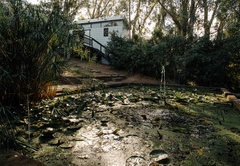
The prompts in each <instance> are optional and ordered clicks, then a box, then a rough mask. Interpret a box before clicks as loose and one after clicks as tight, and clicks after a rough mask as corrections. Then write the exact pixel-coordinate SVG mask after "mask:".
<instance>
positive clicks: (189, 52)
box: [106, 30, 240, 91]
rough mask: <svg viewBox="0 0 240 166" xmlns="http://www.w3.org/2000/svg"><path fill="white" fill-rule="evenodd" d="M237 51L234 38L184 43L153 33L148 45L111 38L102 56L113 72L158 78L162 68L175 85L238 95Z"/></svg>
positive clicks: (238, 44) (238, 42)
mask: <svg viewBox="0 0 240 166" xmlns="http://www.w3.org/2000/svg"><path fill="white" fill-rule="evenodd" d="M239 50H240V39H239V37H237V36H231V37H229V38H226V39H222V40H219V39H216V40H213V41H212V40H210V39H209V37H208V36H203V37H200V38H197V37H191V38H189V39H186V38H184V37H183V36H173V35H172V34H170V35H163V33H162V32H161V31H159V30H155V31H154V33H153V36H152V39H151V40H149V41H147V40H145V39H143V38H140V37H138V36H134V37H133V39H123V38H121V37H118V36H117V35H116V34H112V36H111V41H110V42H109V43H108V46H107V51H106V54H107V55H108V56H109V57H110V64H111V65H112V66H113V67H114V68H116V69H123V70H127V72H129V73H141V74H143V75H148V76H152V77H155V78H161V69H162V66H165V70H166V77H167V78H168V79H169V80H172V81H174V82H175V83H181V84H186V83H194V84H196V85H201V86H217V87H226V88H228V89H230V90H233V91H239V90H240V86H239V83H240V73H239V71H240V70H239V69H240V67H239V64H240V63H239V56H240V54H239Z"/></svg>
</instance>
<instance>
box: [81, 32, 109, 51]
mask: <svg viewBox="0 0 240 166" xmlns="http://www.w3.org/2000/svg"><path fill="white" fill-rule="evenodd" d="M80 39H82V40H83V44H84V45H86V46H89V47H93V48H96V49H99V50H100V51H101V52H102V53H103V49H105V48H106V47H105V46H104V45H102V44H101V43H99V42H98V41H97V40H95V39H94V38H92V37H90V36H88V35H86V34H80ZM103 54H104V53H103Z"/></svg>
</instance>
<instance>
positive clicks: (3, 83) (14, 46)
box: [0, 0, 71, 149]
mask: <svg viewBox="0 0 240 166" xmlns="http://www.w3.org/2000/svg"><path fill="white" fill-rule="evenodd" d="M0 6H1V7H0V135H1V136H0V147H1V146H6V145H7V146H8V147H9V146H12V149H16V147H17V146H14V145H15V143H14V140H15V136H14V132H13V131H14V128H13V126H12V125H11V124H12V123H11V121H12V122H13V119H14V116H12V115H13V114H22V113H23V112H21V111H23V110H18V108H19V107H20V106H21V105H22V106H25V108H27V107H28V105H29V103H30V102H32V103H33V104H34V102H36V101H38V100H39V99H40V98H41V96H42V95H45V94H46V91H47V87H48V86H49V85H52V84H54V80H55V79H56V78H57V75H58V73H59V72H60V71H61V69H60V66H61V65H60V64H62V63H63V61H62V57H63V56H64V52H65V51H64V48H66V45H67V44H68V41H70V40H67V39H68V26H69V22H71V19H69V18H68V17H67V16H66V15H64V14H63V12H62V7H61V5H60V4H59V3H58V2H57V1H55V2H54V3H52V4H51V6H50V5H49V4H42V5H41V6H40V5H39V6H34V5H31V4H28V3H26V2H23V1H21V0H6V1H4V2H1V3H0ZM25 113H26V112H25Z"/></svg>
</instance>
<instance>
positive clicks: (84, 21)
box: [74, 16, 125, 24]
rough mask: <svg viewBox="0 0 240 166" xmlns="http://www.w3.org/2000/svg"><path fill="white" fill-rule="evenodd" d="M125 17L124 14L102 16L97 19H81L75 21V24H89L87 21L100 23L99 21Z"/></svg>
mask: <svg viewBox="0 0 240 166" xmlns="http://www.w3.org/2000/svg"><path fill="white" fill-rule="evenodd" d="M123 19H125V18H124V16H116V17H100V18H96V19H89V20H79V21H74V23H75V24H87V23H98V22H106V21H117V20H123Z"/></svg>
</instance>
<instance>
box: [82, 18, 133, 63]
mask: <svg viewBox="0 0 240 166" xmlns="http://www.w3.org/2000/svg"><path fill="white" fill-rule="evenodd" d="M119 18H120V17H116V20H115V18H114V17H112V18H108V19H106V20H104V19H102V20H101V21H100V20H97V19H93V20H88V22H87V21H86V20H83V21H80V22H79V24H81V25H82V26H83V28H84V29H85V30H86V31H88V34H86V33H85V34H86V35H89V36H91V37H92V38H94V39H95V40H97V41H98V42H99V43H101V44H102V45H104V46H106V45H107V42H108V41H110V37H111V34H110V33H111V32H113V31H115V32H116V33H117V34H118V35H119V36H120V37H128V36H129V31H128V30H127V29H126V28H125V26H124V22H123V20H121V19H119ZM98 21H100V22H98ZM104 28H108V36H104ZM89 30H90V32H89ZM93 47H94V48H97V49H99V50H101V49H100V46H99V45H98V44H97V43H96V42H93ZM101 51H102V52H103V53H105V50H104V48H102V50H101ZM102 63H104V64H108V62H107V61H106V60H104V59H102Z"/></svg>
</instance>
